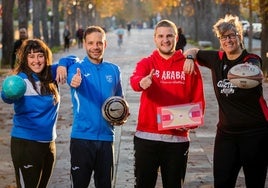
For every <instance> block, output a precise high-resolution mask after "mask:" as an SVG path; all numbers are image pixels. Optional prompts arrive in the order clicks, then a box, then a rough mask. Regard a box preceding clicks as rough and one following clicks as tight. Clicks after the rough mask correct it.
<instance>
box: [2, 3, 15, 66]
mask: <svg viewBox="0 0 268 188" xmlns="http://www.w3.org/2000/svg"><path fill="white" fill-rule="evenodd" d="M13 7H14V0H8V1H2V8H3V13H2V34H3V35H2V45H3V48H2V63H1V68H4V67H5V68H7V67H9V66H8V65H10V62H11V57H12V49H13V43H14V36H13V33H14V29H13Z"/></svg>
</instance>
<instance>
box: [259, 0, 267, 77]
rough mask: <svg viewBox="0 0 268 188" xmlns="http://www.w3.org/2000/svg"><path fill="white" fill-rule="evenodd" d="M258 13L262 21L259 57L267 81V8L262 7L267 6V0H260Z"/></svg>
mask: <svg viewBox="0 0 268 188" xmlns="http://www.w3.org/2000/svg"><path fill="white" fill-rule="evenodd" d="M259 4H260V14H261V18H262V20H261V23H262V32H261V57H262V60H263V72H264V75H265V76H266V81H268V41H267V38H268V9H267V8H263V7H268V1H267V0H260V1H259Z"/></svg>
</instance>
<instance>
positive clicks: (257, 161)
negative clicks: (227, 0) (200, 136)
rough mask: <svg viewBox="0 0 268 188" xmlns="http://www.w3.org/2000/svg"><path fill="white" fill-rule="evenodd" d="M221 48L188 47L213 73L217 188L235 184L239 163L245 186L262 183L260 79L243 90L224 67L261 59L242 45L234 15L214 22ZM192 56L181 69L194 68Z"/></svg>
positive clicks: (267, 134) (265, 139) (264, 112)
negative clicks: (217, 116) (217, 113)
mask: <svg viewBox="0 0 268 188" xmlns="http://www.w3.org/2000/svg"><path fill="white" fill-rule="evenodd" d="M213 31H214V33H215V34H216V36H217V37H218V39H219V43H220V48H221V50H223V51H218V50H215V51H212V50H199V49H197V48H191V49H189V50H187V51H186V52H185V56H192V57H193V58H194V59H196V60H197V62H198V64H199V65H201V66H205V67H207V68H209V69H210V70H211V72H212V80H213V87H214V90H215V94H216V98H217V101H218V105H219V121H218V123H217V133H216V138H215V146H214V157H213V170H214V186H215V188H226V187H228V188H234V187H235V184H236V180H237V177H238V174H239V171H240V169H241V168H243V171H244V175H245V183H246V187H247V188H264V187H265V181H266V175H267V164H268V150H267V149H266V148H268V107H267V104H266V101H265V100H264V97H263V88H262V84H259V85H258V86H256V87H253V88H251V89H241V88H239V87H237V86H235V85H234V84H232V83H231V82H230V81H229V80H228V78H227V74H228V71H229V70H230V69H231V68H232V67H234V66H235V65H237V64H241V63H251V64H253V65H255V66H258V67H261V66H262V60H261V58H260V57H259V56H257V55H255V54H250V53H248V52H247V50H246V49H245V48H244V45H243V29H242V25H241V22H240V21H239V19H238V17H236V16H231V15H226V16H225V18H221V19H219V20H218V21H217V22H216V23H215V25H214V26H213ZM193 66H195V63H194V61H193V60H186V62H185V67H184V71H185V72H186V73H190V74H191V73H192V72H193V71H194V70H195V68H193Z"/></svg>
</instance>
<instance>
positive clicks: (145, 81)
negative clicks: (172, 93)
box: [140, 69, 154, 90]
mask: <svg viewBox="0 0 268 188" xmlns="http://www.w3.org/2000/svg"><path fill="white" fill-rule="evenodd" d="M153 75H154V69H152V70H151V72H150V74H148V75H147V76H145V77H144V78H142V79H141V81H140V87H141V88H142V89H144V90H145V89H147V88H148V87H150V85H151V84H152V77H153Z"/></svg>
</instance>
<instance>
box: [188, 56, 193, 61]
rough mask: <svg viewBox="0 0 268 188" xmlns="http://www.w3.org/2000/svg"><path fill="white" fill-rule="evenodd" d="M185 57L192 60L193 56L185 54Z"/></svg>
mask: <svg viewBox="0 0 268 188" xmlns="http://www.w3.org/2000/svg"><path fill="white" fill-rule="evenodd" d="M186 59H191V60H193V61H194V57H193V56H192V55H187V56H186Z"/></svg>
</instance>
